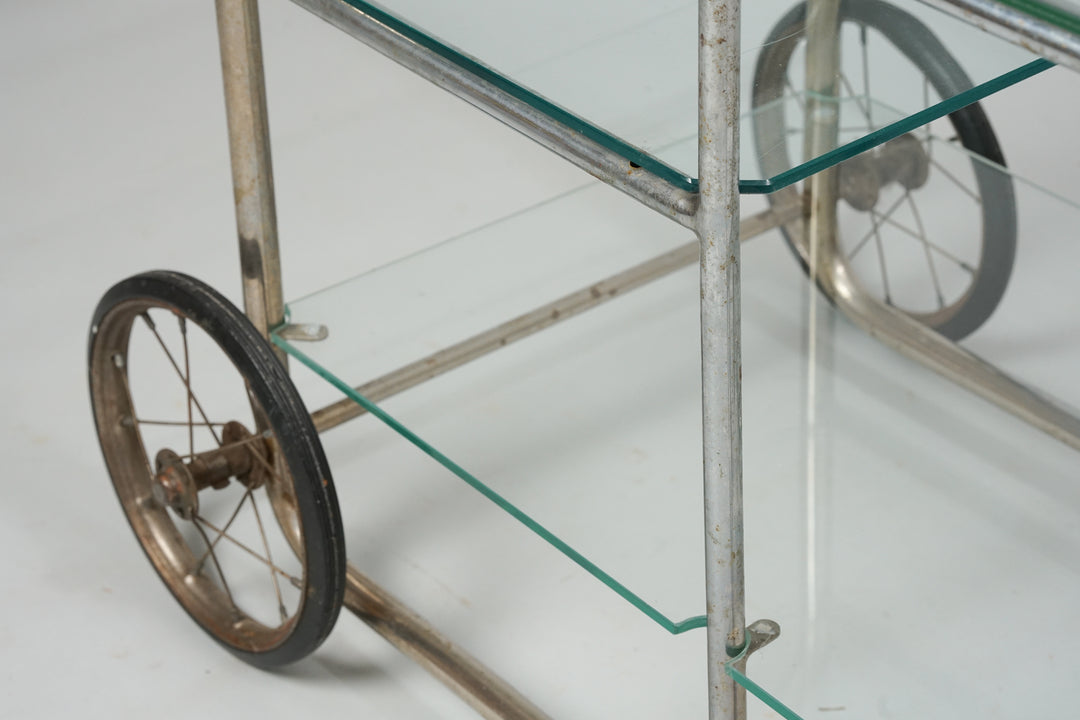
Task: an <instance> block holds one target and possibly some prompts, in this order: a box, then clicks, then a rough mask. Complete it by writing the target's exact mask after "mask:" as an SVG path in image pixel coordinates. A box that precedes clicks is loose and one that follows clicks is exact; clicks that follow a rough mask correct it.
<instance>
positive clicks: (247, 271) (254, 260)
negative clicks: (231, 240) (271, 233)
mask: <svg viewBox="0 0 1080 720" xmlns="http://www.w3.org/2000/svg"><path fill="white" fill-rule="evenodd" d="M240 270H241V272H242V273H243V275H244V278H245V279H248V280H255V279H258V278H261V277H262V275H263V266H262V252H261V251H260V248H259V241H258V240H255V239H254V238H247V237H244V236H243V235H241V236H240Z"/></svg>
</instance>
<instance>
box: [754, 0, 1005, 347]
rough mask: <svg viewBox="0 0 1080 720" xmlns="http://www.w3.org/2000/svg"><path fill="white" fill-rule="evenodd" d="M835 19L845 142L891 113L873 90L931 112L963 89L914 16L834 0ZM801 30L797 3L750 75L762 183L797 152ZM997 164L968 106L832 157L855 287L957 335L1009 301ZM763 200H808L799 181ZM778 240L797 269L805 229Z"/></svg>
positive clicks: (990, 140)
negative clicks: (840, 159)
mask: <svg viewBox="0 0 1080 720" xmlns="http://www.w3.org/2000/svg"><path fill="white" fill-rule="evenodd" d="M839 17H840V34H839V38H840V40H839V42H840V43H841V66H840V76H839V81H838V87H839V93H838V94H839V97H838V100H837V102H838V106H839V109H840V116H841V120H840V134H841V138H840V141H841V143H843V142H844V141H845V140H846V139H853V138H854V137H857V136H861V135H866V134H867V133H868V132H870V131H873V130H876V129H878V128H880V127H883V126H885V125H888V124H889V123H890V122H892V121H893V120H896V119H899V117H900V115H899V114H898V113H896V112H895V111H893V110H892V109H891V108H890V107H888V106H887V105H885V104H880V103H876V102H874V97H875V95H885V96H895V97H897V98H900V97H904V98H910V99H911V101H912V104H921V105H922V106H924V107H929V106H930V105H932V104H935V103H936V102H937V101H938V100H939V99H942V98H950V97H953V96H955V95H957V94H959V93H961V92H963V91H965V90H968V89H970V88H971V87H972V82H971V80H970V78H969V77H968V75H967V74H966V73H965V71H964V70H963V69H962V68H961V67H960V65H959V64H958V63H957V61H956V60H955V59H954V58H953V57H952V55H950V53H949V52H948V51H947V50H946V49H945V47H944V45H942V43H941V41H940V40H939V39H938V38H937V37H936V36H935V35H934V33H933V32H931V31H930V29H929V28H928V27H927V26H926V25H925V24H923V22H921V21H920V20H918V19H917V18H915V17H913V16H912V15H909V14H908V13H906V12H904V11H902V10H899V9H898V8H895V7H893V6H891V5H889V4H888V3H885V2H881V1H880V0H842V2H841V3H840V10H839ZM805 25H806V5H805V4H799V5H796V6H795V7H793V8H792V9H791V10H790V11H789V12H788V13H787V14H786V15H785V16H784V17H783V18H782V19H781V20H780V21H779V22H778V23H776V25H775V26H774V27H773V29H772V31H771V32H770V33H769V36H768V37H767V38H766V39H765V42H764V44H763V48H762V50H761V53H760V54H759V56H758V60H757V63H756V67H755V70H754V88H753V94H752V104H753V108H754V118H753V129H754V143H755V150H756V153H757V156H758V158H759V162H760V165H761V171H762V172H763V174H764V176H765V177H767V178H768V177H775V176H776V175H778V174H779V173H781V172H784V171H786V170H788V169H790V168H792V167H793V166H794V165H795V164H796V163H795V162H794V161H793V158H796V159H797V158H799V157H802V146H801V141H802V140H801V133H800V131H799V128H800V122H801V120H802V118H801V109H802V100H801V97H802V94H801V91H800V90H799V88H801V87H803V85H804V81H805V62H804V55H805V45H806V39H805V32H804V30H805ZM875 72H876V74H875ZM918 96H921V97H918ZM897 105H898V106H903V105H901V103H900V101H899V100H897ZM916 109H917V108H916ZM986 161H988V162H986ZM1004 165H1005V158H1004V156H1003V154H1002V152H1001V148H1000V145H999V143H998V140H997V137H996V135H995V133H994V130H993V128H992V127H991V125H990V122H989V120H988V119H987V117H986V114H985V112H984V111H983V109H982V108H981V107H980V106H979V105H978V104H977V103H976V104H971V105H968V106H967V107H964V108H962V109H960V110H957V111H955V112H953V113H952V114H950V115H948V116H947V118H942V119H940V120H937V121H934V122H932V123H930V124H928V125H927V126H925V127H924V128H920V129H919V130H916V131H913V132H911V133H908V134H906V135H901V136H900V137H898V138H896V139H894V140H892V141H890V142H889V143H887V144H885V145H883V146H881V147H879V148H877V149H875V150H873V151H870V152H868V153H864V154H863V155H860V156H856V157H855V158H852V159H851V160H848V161H846V162H844V163H841V164H840V166H839V169H838V173H839V180H838V184H839V186H840V190H839V194H840V198H841V199H840V201H839V203H838V207H837V215H838V218H837V223H838V238H837V249H838V251H839V253H840V255H841V257H842V259H843V262H844V263H845V264H846V266H847V269H848V272H849V275H850V276H851V277H853V278H854V279H855V281H856V282H857V284H858V288H859V289H860V290H861V291H863V292H867V293H869V294H871V295H873V296H875V297H876V298H877V299H878V300H881V301H882V302H884V303H886V304H888V305H892V306H894V307H896V308H898V309H900V310H903V311H904V312H906V313H907V314H908V315H910V316H912V317H914V318H915V319H917V320H919V321H920V322H922V323H924V324H926V325H928V326H930V327H932V328H934V329H935V330H936V331H938V332H939V333H941V334H942V335H944V336H946V337H948V338H950V339H953V340H959V339H961V338H963V337H965V336H967V335H969V334H970V333H972V332H974V331H975V330H976V329H977V328H979V327H980V326H981V325H982V324H983V323H984V322H986V320H987V319H988V318H989V317H990V316H991V314H992V313H993V312H994V310H995V309H996V308H997V306H998V304H999V303H1000V301H1001V299H1002V296H1003V295H1004V293H1005V290H1006V287H1007V285H1008V282H1009V276H1010V274H1011V272H1012V267H1013V261H1014V257H1015V253H1016V200H1015V194H1014V191H1013V185H1012V180H1011V178H1010V177H1009V175H1008V174H1007V173H1005V172H1004V171H1003V170H1002V168H1003V167H1004ZM769 197H770V202H771V203H773V204H774V206H786V205H791V204H796V203H801V202H803V198H802V197H801V191H800V189H799V188H798V187H797V186H793V187H789V188H786V189H784V190H781V191H778V192H777V193H775V194H774V195H770V196H769ZM784 234H785V237H786V238H787V240H788V242H789V244H791V246H792V249H793V250H794V251H795V252H796V254H797V255H798V256H799V258H800V260H801V261H802V263H803V267H804V269H805V268H806V267H807V261H808V257H809V249H808V248H807V247H806V246H805V244H804V242H803V240H802V233H800V232H798V231H797V230H796V229H795V228H793V227H791V226H789V227H786V228H784Z"/></svg>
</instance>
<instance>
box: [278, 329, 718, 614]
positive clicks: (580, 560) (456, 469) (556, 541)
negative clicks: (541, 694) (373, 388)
mask: <svg viewBox="0 0 1080 720" xmlns="http://www.w3.org/2000/svg"><path fill="white" fill-rule="evenodd" d="M270 338H271V340H272V341H273V343H274V344H275V345H277V346H278V347H279V348H281V349H282V350H284V351H285V352H286V353H288V354H289V355H291V356H292V357H294V358H296V359H297V360H299V361H300V362H301V363H303V364H304V365H306V366H307V367H308V368H310V369H311V370H312V371H314V372H315V373H316V374H317V375H319V376H320V377H321V378H323V379H324V380H326V381H327V382H329V383H330V384H331V385H333V386H334V387H336V388H337V389H338V390H340V391H341V392H342V393H344V394H345V395H346V397H348V398H349V399H351V400H352V401H353V402H355V403H357V404H358V405H360V406H361V407H362V408H364V409H365V410H367V411H368V412H369V413H370V414H371V415H373V416H374V417H376V418H378V419H379V420H380V421H382V422H383V423H384V424H385V425H387V426H388V427H389V428H390V429H392V430H393V431H394V432H396V433H398V434H399V435H401V436H402V437H403V438H405V439H406V440H408V441H409V442H410V443H412V444H413V445H415V446H416V447H417V448H418V449H419V450H421V451H422V452H423V453H424V454H426V455H428V456H429V457H431V458H432V459H433V460H435V462H437V463H439V464H440V465H442V466H443V467H445V468H446V469H447V470H449V471H450V472H452V473H453V474H454V475H456V476H457V477H458V478H460V479H461V480H464V481H465V483H466V484H467V485H469V486H470V487H472V488H473V489H474V490H476V491H477V492H479V493H480V494H481V495H483V496H484V497H486V498H487V499H488V500H490V501H491V502H493V503H495V505H497V506H498V507H499V508H501V509H502V510H504V511H505V512H507V513H508V514H509V515H510V516H511V517H513V518H514V519H515V520H517V521H519V522H520V523H521V524H523V525H524V526H525V527H527V528H528V529H529V530H532V531H533V532H534V533H536V534H537V535H538V536H540V538H542V539H543V540H544V541H546V542H547V543H548V544H550V545H551V546H552V547H554V548H555V549H556V550H558V551H559V552H561V553H562V554H563V555H565V556H566V557H568V558H570V559H571V560H572V561H574V562H575V563H576V564H577V565H579V566H580V567H581V568H582V569H584V570H585V571H586V572H588V573H589V574H590V575H592V576H593V577H594V578H596V579H597V580H599V581H600V582H602V583H603V584H604V585H606V586H607V587H608V588H610V589H611V590H613V591H615V593H616V594H617V595H619V596H620V597H622V598H623V599H624V600H626V601H627V602H629V603H630V604H631V605H633V606H634V607H635V608H637V609H638V610H640V611H641V612H642V613H644V614H645V615H646V616H647V617H648V618H649V619H651V620H653V621H654V622H656V623H657V624H658V625H659V626H660V627H662V628H664V629H665V630H667V631H668V632H669V633H671V634H672V635H679V634H681V633H684V632H686V631H688V630H694V629H696V628H702V627H705V624H706V618H705V616H704V615H696V616H694V617H690V618H687V619H686V620H682V621H679V622H676V621H674V620H671V619H670V618H668V617H667V616H666V615H664V614H663V613H661V612H660V611H659V610H657V609H656V608H655V607H653V606H652V605H650V604H649V603H647V602H646V601H645V600H644V599H642V598H641V597H640V596H638V595H637V594H635V593H634V592H632V591H631V590H630V589H629V588H627V587H626V586H625V585H623V584H622V583H620V582H619V581H618V580H616V579H615V578H613V577H612V576H611V575H609V574H607V573H606V572H604V571H603V570H601V569H600V567H599V566H597V565H596V564H595V563H593V562H592V561H591V560H589V559H588V558H586V557H585V556H584V555H582V554H581V553H579V552H578V551H577V550H574V548H572V547H570V545H569V544H567V543H566V542H564V541H563V540H561V539H560V538H559V537H557V536H556V535H555V534H554V533H552V532H551V531H550V530H548V529H547V528H545V527H544V526H542V525H541V524H540V523H538V522H537V521H536V520H533V519H532V518H531V517H529V515H527V514H526V513H525V512H524V511H522V510H521V509H520V508H518V507H517V506H516V505H514V504H513V503H511V502H510V501H509V500H507V499H506V498H504V497H503V496H502V495H500V494H499V493H497V492H495V491H494V490H492V489H491V488H490V487H488V486H487V485H485V484H484V483H482V482H480V481H479V480H478V479H476V478H475V477H473V475H471V474H470V473H469V472H467V471H466V470H465V469H464V468H462V467H461V466H460V465H458V464H457V463H455V462H454V461H453V460H451V459H450V458H449V457H447V456H446V455H444V454H443V453H442V452H440V451H439V450H438V449H436V448H435V447H434V446H432V445H431V444H430V443H428V442H427V441H425V440H424V439H423V438H421V437H420V436H419V435H417V434H416V433H414V432H413V431H412V430H410V429H409V428H407V427H405V426H404V425H403V424H402V423H401V422H399V421H398V420H396V419H395V418H394V417H392V416H391V415H390V414H389V413H387V412H386V411H385V410H383V409H382V408H381V407H379V406H378V405H376V404H375V403H373V402H371V401H370V400H368V399H367V398H365V397H364V396H362V395H360V394H359V393H358V392H356V390H354V389H353V388H352V387H351V386H350V385H349V384H348V383H345V382H344V381H342V380H341V379H339V378H338V377H337V376H335V375H334V374H333V373H331V372H330V371H329V370H327V369H326V368H324V367H322V365H320V364H319V363H317V362H316V361H315V360H313V359H312V358H310V357H308V356H307V355H305V354H304V353H303V352H301V351H300V350H298V349H297V348H295V347H294V346H293V345H291V344H290V343H289V342H287V341H286V340H283V339H282V338H281V337H279V336H278V335H277V331H276V329H275V330H274V331H272V332H271V335H270Z"/></svg>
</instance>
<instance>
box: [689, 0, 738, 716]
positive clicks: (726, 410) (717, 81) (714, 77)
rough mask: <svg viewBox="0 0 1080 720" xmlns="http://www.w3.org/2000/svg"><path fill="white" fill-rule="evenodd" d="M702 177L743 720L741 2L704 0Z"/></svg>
mask: <svg viewBox="0 0 1080 720" xmlns="http://www.w3.org/2000/svg"><path fill="white" fill-rule="evenodd" d="M698 32H699V42H700V46H699V48H698V176H699V178H700V202H699V205H698V211H697V216H696V230H697V234H698V239H699V240H700V242H701V257H700V261H701V372H702V388H701V389H702V427H703V431H704V437H703V447H704V459H705V478H704V484H705V565H706V569H705V588H706V596H707V597H706V607H707V612H708V629H707V634H708V657H709V717H710V718H711V720H741V718H744V717H745V715H746V693H745V691H744V690H742V688H741V687H740V686H739V685H737V684H736V683H735V681H734V680H733V679H732V678H731V677H730V676H728V674H727V673H726V671H725V668H724V665H725V663H726V662H727V661H728V660H729V659H730V658H731V657H732V656H733V655H735V654H737V652H738V651H739V650H741V649H742V647H743V645H744V644H745V643H746V612H745V598H744V590H743V526H742V523H743V520H742V356H741V328H740V322H741V321H740V315H741V313H740V294H739V0H699V2H698Z"/></svg>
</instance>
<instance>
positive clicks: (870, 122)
mask: <svg viewBox="0 0 1080 720" xmlns="http://www.w3.org/2000/svg"><path fill="white" fill-rule="evenodd" d="M859 44H860V45H861V46H862V78H863V95H865V96H866V107H867V112H866V129H867V130H873V129H874V118H873V115H872V112H873V106H872V105H871V102H870V98H872V97H873V95H871V94H870V57H869V53H868V51H867V46H869V44H870V34H869V33H868V32H867V31H866V26H865V25H860V26H859Z"/></svg>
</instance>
